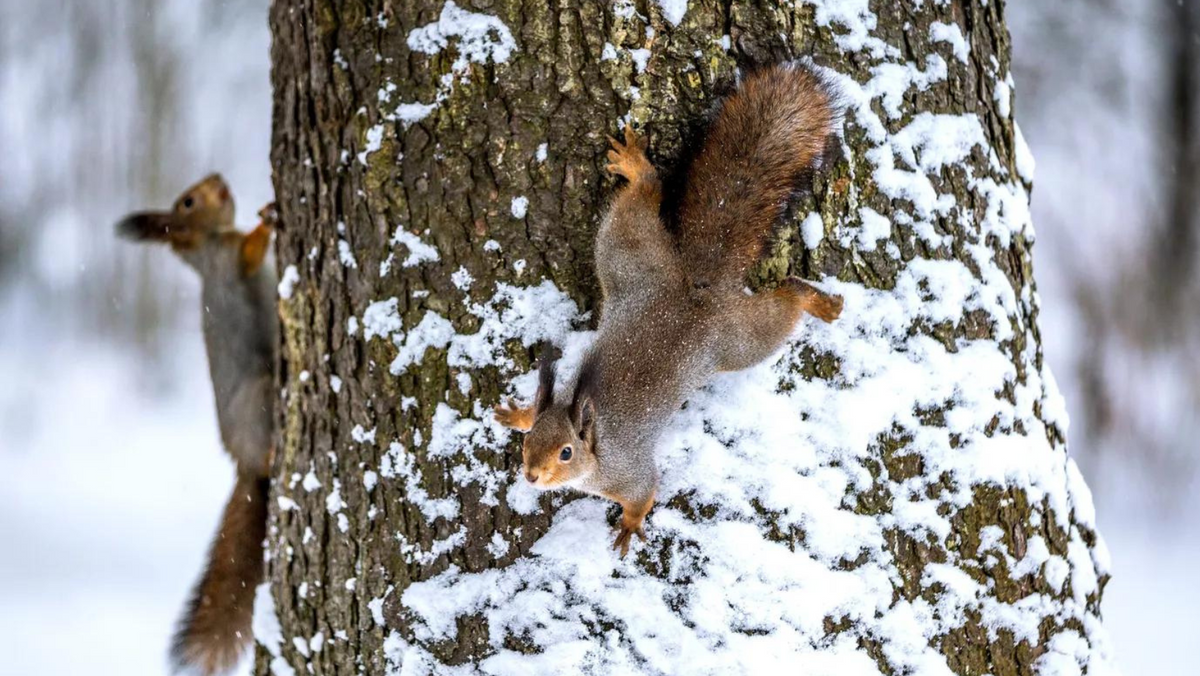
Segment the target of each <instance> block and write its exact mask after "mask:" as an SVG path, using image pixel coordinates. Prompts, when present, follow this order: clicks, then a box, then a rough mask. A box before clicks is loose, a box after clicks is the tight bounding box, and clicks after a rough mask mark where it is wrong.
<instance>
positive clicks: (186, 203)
mask: <svg viewBox="0 0 1200 676" xmlns="http://www.w3.org/2000/svg"><path fill="white" fill-rule="evenodd" d="M194 206H196V200H194V199H192V196H191V195H188V196H187V197H184V198H183V208H184V209H191V208H192V207H194Z"/></svg>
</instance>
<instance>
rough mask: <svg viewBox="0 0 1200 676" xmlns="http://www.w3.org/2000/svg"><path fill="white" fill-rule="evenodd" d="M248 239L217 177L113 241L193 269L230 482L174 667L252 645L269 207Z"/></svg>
mask: <svg viewBox="0 0 1200 676" xmlns="http://www.w3.org/2000/svg"><path fill="white" fill-rule="evenodd" d="M259 214H260V216H261V217H262V223H261V224H260V225H259V226H258V227H256V228H255V229H254V230H253V231H251V232H249V233H245V234H243V233H241V232H239V231H238V230H237V229H236V228H235V227H234V224H233V198H232V196H231V195H230V193H229V187H228V186H227V185H226V184H225V181H224V180H222V179H221V177H220V176H219V175H217V174H213V175H211V176H208V177H207V178H205V179H204V180H202V181H200V182H199V183H197V184H195V185H193V186H192V187H190V188H188V189H187V191H185V192H184V193H183V194H182V195H180V196H179V199H177V200H175V205H174V207H172V209H171V210H170V211H162V212H142V213H135V214H130V215H129V216H127V217H125V218H124V219H123V220H122V221H121V222H120V223H118V224H117V227H116V230H117V233H118V234H119V235H121V236H122V237H126V238H129V239H133V240H137V241H151V242H166V243H168V244H170V246H171V249H172V250H174V251H175V253H176V254H177V255H178V256H179V257H180V258H182V259H183V260H184V262H186V263H187V264H188V265H190V266H191V267H192V268H193V269H195V270H196V271H197V272H198V273H200V277H201V280H202V291H201V301H202V304H201V310H202V323H203V331H204V345H205V348H206V350H207V352H208V367H209V375H210V376H211V378H212V383H213V392H214V395H215V399H216V404H217V422H218V425H219V427H220V429H221V441H222V442H223V443H224V446H225V449H226V450H227V451H228V452H229V454H230V455H232V456H233V459H234V460H235V461H236V462H237V480H236V482H235V484H234V488H233V494H232V495H231V496H230V497H229V502H228V504H227V505H226V507H225V514H224V516H223V517H222V519H221V526H220V528H219V530H218V531H217V534H216V537H215V538H214V539H213V543H212V546H211V549H210V551H209V560H208V566H207V568H206V569H205V571H204V575H203V576H202V577H201V578H200V581H199V582H198V583H197V585H196V589H195V591H194V592H193V595H192V599H191V601H190V602H189V603H188V605H187V607H186V608H185V609H184V614H183V617H182V618H181V619H180V623H179V628H178V630H177V632H176V634H175V638H174V640H173V643H172V646H171V658H172V660H173V661H174V662H175V665H176V667H177V669H180V670H183V669H188V670H196V671H199V672H200V673H203V674H215V673H219V672H223V671H227V670H229V669H231V668H232V667H234V666H235V665H236V664H237V662H238V659H239V658H240V657H241V654H242V651H243V650H244V649H245V647H246V646H247V645H248V644H249V642H250V639H251V633H250V620H251V615H252V612H253V606H254V588H255V587H256V586H257V585H258V583H259V582H260V581H261V579H262V570H263V555H262V542H263V538H265V537H266V523H267V489H268V479H267V472H268V469H269V463H270V458H271V416H272V398H271V397H272V388H273V384H272V383H273V375H272V374H273V370H274V364H275V344H276V331H277V329H276V323H275V285H276V282H275V273H274V271H273V270H272V269H271V267H270V266H269V265H264V259H265V258H266V254H267V249H268V246H269V244H270V241H271V230H272V225H273V223H274V220H275V214H274V208H273V207H272V206H268V207H265V208H264V209H263V210H262V211H260V212H259Z"/></svg>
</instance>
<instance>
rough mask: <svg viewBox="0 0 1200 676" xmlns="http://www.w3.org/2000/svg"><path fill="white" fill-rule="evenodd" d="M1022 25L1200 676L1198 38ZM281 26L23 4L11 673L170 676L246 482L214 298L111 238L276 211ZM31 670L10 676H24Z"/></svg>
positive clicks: (1072, 359)
mask: <svg viewBox="0 0 1200 676" xmlns="http://www.w3.org/2000/svg"><path fill="white" fill-rule="evenodd" d="M1196 4H1198V3H1196V2H1193V1H1192V0H1183V1H1181V2H1176V1H1159V2H1154V1H1151V0H1069V1H1064V2H1055V3H1047V2H1035V1H1034V0H1015V1H1012V2H1009V3H1008V20H1009V28H1010V30H1011V32H1012V34H1013V40H1014V44H1015V47H1014V63H1015V66H1014V71H1015V80H1016V110H1017V120H1018V121H1019V123H1020V125H1021V129H1022V132H1023V133H1024V136H1025V138H1026V139H1027V141H1028V143H1029V145H1030V146H1031V147H1032V149H1033V152H1034V154H1035V158H1036V160H1037V175H1036V179H1035V184H1034V191H1033V213H1034V225H1035V227H1036V229H1037V231H1038V234H1039V237H1038V242H1037V246H1036V248H1035V258H1036V270H1035V271H1036V275H1037V281H1038V286H1039V289H1040V292H1041V295H1042V302H1043V309H1044V313H1043V315H1042V329H1043V339H1044V341H1045V350H1046V354H1047V355H1048V358H1049V360H1050V363H1051V365H1052V367H1053V368H1054V370H1055V373H1056V375H1057V377H1058V381H1059V383H1060V385H1061V387H1062V389H1063V392H1064V394H1065V396H1066V397H1067V403H1068V406H1069V408H1070V413H1071V420H1072V425H1071V429H1070V448H1071V453H1072V454H1073V455H1074V456H1075V457H1076V458H1077V459H1078V461H1079V464H1080V466H1081V467H1082V469H1083V471H1084V473H1085V474H1086V475H1087V477H1088V479H1089V482H1090V485H1091V487H1092V490H1093V491H1094V494H1095V499H1096V503H1097V509H1098V514H1099V525H1100V528H1101V532H1102V533H1103V534H1104V536H1105V538H1106V540H1107V542H1108V545H1109V548H1110V550H1111V551H1112V556H1113V569H1114V578H1113V580H1112V582H1111V583H1110V585H1109V587H1108V588H1107V590H1106V594H1105V602H1104V611H1105V619H1106V622H1107V626H1108V628H1109V630H1110V632H1111V633H1112V635H1113V641H1114V644H1115V647H1116V650H1117V655H1118V659H1119V660H1120V661H1121V663H1122V664H1123V665H1124V666H1125V668H1126V670H1128V671H1129V672H1130V673H1148V674H1149V673H1152V674H1175V673H1178V674H1182V673H1187V668H1186V666H1185V665H1189V664H1191V665H1194V664H1195V663H1196V662H1197V661H1198V660H1200V645H1198V644H1197V643H1196V642H1195V640H1194V637H1193V636H1192V634H1193V633H1194V630H1193V629H1192V627H1193V626H1194V625H1193V624H1192V623H1191V622H1190V620H1191V619H1192V618H1193V617H1194V614H1195V608H1196V607H1198V606H1200V584H1198V583H1197V576H1196V569H1195V561H1196V560H1197V557H1200V498H1197V497H1196V495H1197V490H1196V489H1197V487H1198V484H1200V480H1198V475H1200V472H1198V467H1200V458H1198V457H1197V453H1196V450H1197V442H1196V439H1197V438H1198V437H1200V416H1198V415H1197V410H1198V405H1200V357H1198V356H1197V355H1200V313H1196V312H1195V311H1194V309H1195V308H1196V307H1198V306H1200V269H1198V268H1200V218H1198V217H1197V216H1196V213H1195V212H1196V211H1197V210H1200V74H1198V71H1200V10H1197V9H1196V8H1195V7H1194V5H1196ZM266 5H267V3H266V2H265V0H254V1H253V2H236V3H235V2H222V1H218V0H203V1H196V0H172V1H166V0H47V1H45V2H39V3H25V2H19V1H18V0H3V2H0V149H2V150H3V162H0V317H2V318H3V321H0V379H2V381H3V386H2V387H0V476H2V477H3V479H2V480H0V486H2V488H0V542H4V543H5V545H4V547H3V548H2V550H0V598H3V599H4V604H3V612H0V637H3V638H0V642H3V644H4V645H3V652H4V653H5V655H6V657H5V664H4V666H3V667H0V673H14V674H26V673H83V672H87V673H113V674H157V673H162V672H163V671H164V670H165V648H166V645H167V637H168V635H169V633H170V630H171V628H172V625H173V622H174V620H175V618H176V613H177V612H178V610H179V608H180V605H181V602H182V600H183V598H184V597H185V595H186V593H187V590H188V588H189V587H190V585H191V584H192V582H193V580H194V578H195V576H196V575H197V573H198V572H199V568H200V565H201V561H202V555H203V552H204V550H205V548H206V546H207V544H208V541H209V538H210V537H211V534H212V529H213V528H214V526H215V523H216V520H217V517H218V514H219V512H220V509H221V507H222V506H223V504H224V500H225V497H226V494H227V491H228V488H229V483H230V478H231V476H232V468H231V467H230V464H229V462H228V459H227V458H226V457H225V456H224V455H223V454H222V453H221V452H220V450H219V446H218V444H219V442H218V438H217V433H216V424H215V422H216V421H215V416H214V414H213V410H212V404H211V394H210V391H209V385H208V381H207V369H206V367H205V363H204V353H203V347H202V344H201V340H200V334H199V315H198V313H197V305H198V297H197V296H198V289H199V287H198V283H197V280H196V279H194V277H193V275H192V274H191V273H190V272H189V271H187V270H186V269H185V268H184V267H183V266H182V265H179V264H178V262H177V261H175V260H173V259H172V258H170V257H169V255H168V254H167V253H166V252H165V251H162V250H153V251H152V250H149V249H144V248H139V247H133V246H129V245H127V244H125V243H122V242H119V241H117V240H116V239H114V237H113V236H112V223H113V222H114V221H115V220H116V219H117V218H118V217H119V216H121V215H122V214H123V213H125V212H126V211H129V210H131V209H134V208H141V207H150V206H157V205H164V206H165V205H167V204H169V203H170V201H171V200H172V199H173V198H174V197H175V195H176V194H177V193H178V192H179V191H180V190H181V189H182V188H183V187H185V186H186V185H188V184H190V183H191V182H192V181H193V180H195V179H197V178H199V177H200V176H202V175H204V174H205V173H207V172H209V171H213V170H218V171H221V172H222V173H223V174H224V175H225V177H226V179H227V180H228V181H229V183H230V185H231V186H232V188H233V190H234V193H235V197H236V199H237V202H238V205H239V208H240V214H241V218H240V221H241V222H242V223H243V224H249V223H251V221H252V219H253V218H254V216H253V215H254V213H255V211H257V209H258V207H259V206H261V205H262V204H263V203H265V202H267V201H270V199H271V198H272V195H271V185H270V167H269V165H268V151H269V138H270V128H269V127H270V106H271V93H270V90H269V83H268V54H267V48H268V45H269V41H270V35H269V33H268V31H267V23H266ZM10 670H11V671H10Z"/></svg>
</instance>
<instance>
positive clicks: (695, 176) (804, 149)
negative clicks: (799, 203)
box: [679, 66, 833, 287]
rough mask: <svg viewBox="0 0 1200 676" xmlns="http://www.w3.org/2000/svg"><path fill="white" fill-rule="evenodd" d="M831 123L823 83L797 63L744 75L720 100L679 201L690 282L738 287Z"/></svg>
mask: <svg viewBox="0 0 1200 676" xmlns="http://www.w3.org/2000/svg"><path fill="white" fill-rule="evenodd" d="M832 121H833V113H832V108H831V106H830V100H829V94H828V92H827V91H826V88H825V86H824V85H823V83H822V82H821V80H820V79H818V78H817V76H815V75H814V74H813V73H812V72H810V71H808V70H806V69H804V68H798V67H787V66H775V67H772V68H766V69H763V70H760V71H757V72H753V73H750V74H749V75H747V76H746V77H745V78H744V79H743V80H742V82H741V83H740V84H739V86H738V88H737V91H736V92H734V94H733V95H732V96H730V97H729V98H727V99H725V101H724V102H723V103H722V105H721V107H720V109H719V110H718V112H717V116H716V119H715V120H714V121H713V123H712V126H710V127H709V129H708V133H707V134H706V136H705V139H704V145H703V147H702V148H701V150H700V153H699V154H698V155H697V156H696V158H695V160H694V161H693V162H692V165H691V167H689V169H688V174H687V187H686V191H685V192H684V196H683V200H682V202H681V204H680V212H679V221H680V223H681V231H680V243H679V244H680V253H681V255H682V258H683V269H685V270H687V271H688V274H689V275H691V276H692V281H693V283H695V284H697V285H700V286H706V285H715V284H722V283H723V284H726V285H730V284H736V285H737V286H739V287H740V286H741V283H742V279H743V278H744V277H745V275H746V270H747V269H748V268H749V267H750V266H751V265H753V264H754V263H755V262H756V261H757V260H758V258H759V256H760V255H761V254H762V251H763V247H764V246H765V245H766V242H767V240H768V238H769V237H770V235H771V233H772V231H773V229H774V227H775V224H776V223H777V222H778V220H779V217H780V215H782V213H783V210H784V208H785V207H786V205H787V201H788V198H789V197H790V196H791V194H792V192H793V191H794V190H795V188H796V181H797V179H799V178H800V177H801V176H802V175H803V174H804V173H805V172H807V171H809V170H810V169H812V167H813V164H814V161H815V160H816V159H817V158H818V157H820V155H821V153H822V152H823V151H824V149H825V144H826V141H827V139H828V138H829V131H830V126H831V124H832Z"/></svg>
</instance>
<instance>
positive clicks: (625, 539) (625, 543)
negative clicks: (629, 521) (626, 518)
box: [612, 523, 646, 559]
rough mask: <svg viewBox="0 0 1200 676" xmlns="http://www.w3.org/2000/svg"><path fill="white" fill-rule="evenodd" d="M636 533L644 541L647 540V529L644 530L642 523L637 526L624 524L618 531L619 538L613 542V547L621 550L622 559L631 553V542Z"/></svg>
mask: <svg viewBox="0 0 1200 676" xmlns="http://www.w3.org/2000/svg"><path fill="white" fill-rule="evenodd" d="M634 535H637V536H638V538H639V539H640V540H641V541H642V542H645V541H646V531H644V530H642V525H641V524H640V523H639V524H638V525H637V526H627V525H625V524H622V525H621V529H620V530H619V531H618V532H617V539H616V540H615V541H614V542H613V546H612V548H613V549H616V550H619V551H620V552H621V558H622V559H623V558H625V555H626V554H628V553H629V543H630V542H631V541H632V540H633V536H634Z"/></svg>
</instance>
